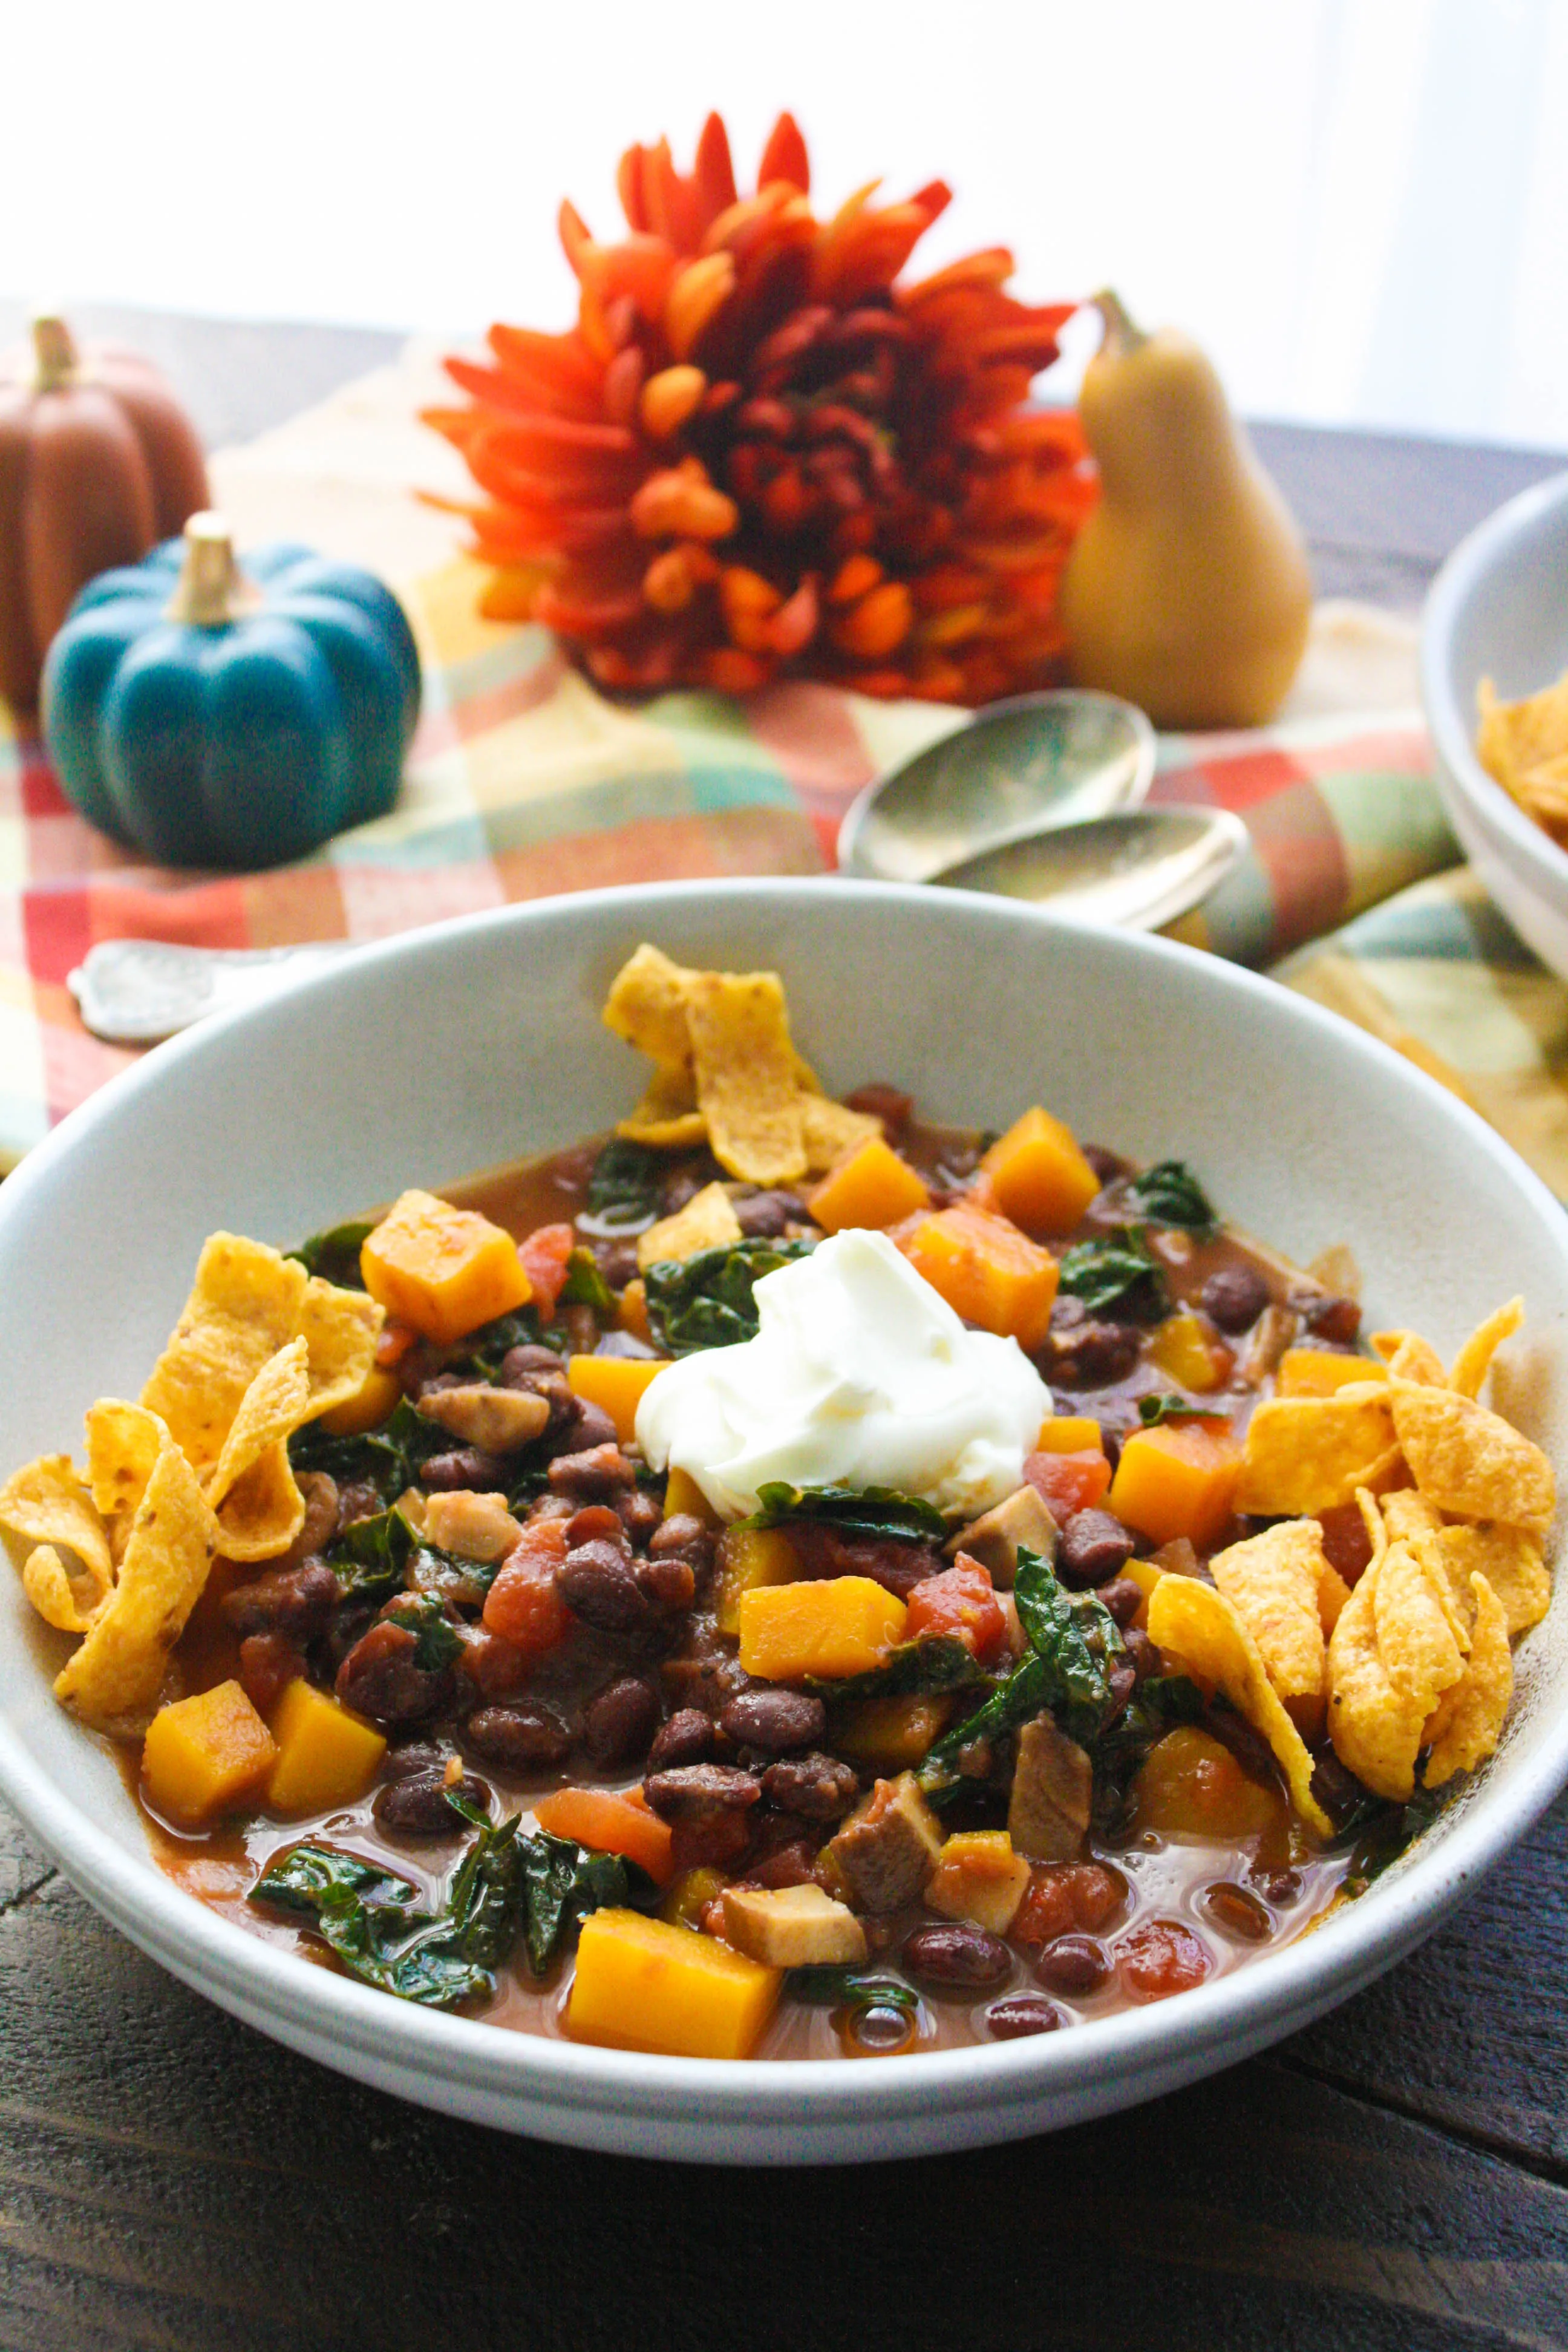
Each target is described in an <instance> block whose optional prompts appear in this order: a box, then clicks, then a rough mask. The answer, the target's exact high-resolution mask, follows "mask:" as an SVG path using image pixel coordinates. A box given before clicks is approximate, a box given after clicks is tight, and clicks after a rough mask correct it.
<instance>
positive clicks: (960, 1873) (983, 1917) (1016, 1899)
mask: <svg viewBox="0 0 1568 2352" xmlns="http://www.w3.org/2000/svg"><path fill="white" fill-rule="evenodd" d="M1029 1875H1030V1873H1029V1865H1028V1864H1027V1863H1026V1861H1025V1859H1024V1857H1023V1855H1022V1854H1021V1853H1015V1851H1014V1848H1013V1841H1012V1839H1011V1838H1010V1837H1009V1836H1008V1834H1007V1832H1006V1831H1005V1830H962V1831H960V1832H959V1833H958V1835H957V1836H956V1837H950V1838H949V1839H948V1841H947V1843H945V1845H944V1846H943V1847H942V1853H941V1854H940V1855H939V1856H938V1858H937V1865H936V1868H935V1870H933V1871H932V1873H931V1876H930V1878H929V1879H928V1880H927V1881H926V1889H925V1895H924V1897H923V1900H924V1901H925V1903H926V1904H927V1905H928V1906H929V1907H930V1908H931V1910H932V1911H940V1912H941V1913H942V1917H943V1918H944V1919H971V1920H973V1923H974V1925H975V1926H976V1927H984V1928H986V1929H987V1930H988V1931H989V1932H990V1933H991V1934H992V1935H993V1936H1005V1934H1006V1933H1007V1930H1008V1928H1009V1927H1011V1926H1012V1924H1013V1915H1014V1913H1015V1912H1016V1910H1017V1908H1018V1906H1019V1904H1020V1903H1022V1901H1023V1899H1024V1896H1025V1895H1026V1893H1027V1891H1028V1885H1029Z"/></svg>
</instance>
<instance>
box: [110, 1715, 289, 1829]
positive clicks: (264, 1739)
mask: <svg viewBox="0 0 1568 2352" xmlns="http://www.w3.org/2000/svg"><path fill="white" fill-rule="evenodd" d="M277 1753H278V1749H277V1747H276V1746H275V1744H274V1742H273V1738H272V1734H271V1733H270V1732H269V1731H268V1728H267V1726H266V1725H265V1724H264V1723H263V1722H262V1720H261V1717H259V1716H258V1714H257V1712H256V1709H255V1708H254V1707H253V1706H251V1704H250V1701H249V1700H248V1699H247V1696H246V1695H245V1693H244V1691H243V1690H242V1689H241V1688H240V1685H238V1683H237V1682H227V1683H219V1684H218V1685H216V1688H215V1689H213V1690H205V1691H199V1692H198V1693H197V1694H196V1696H195V1697H194V1698H180V1699H175V1700H174V1703H173V1704H172V1705H171V1706H161V1707H160V1708H159V1709H158V1712H157V1714H156V1715H155V1716H154V1717H153V1720H152V1722H151V1723H150V1724H149V1725H148V1727H147V1737H146V1738H145V1740H144V1741H143V1742H142V1790H143V1792H144V1793H145V1795H146V1799H147V1801H148V1803H149V1804H150V1805H151V1806H152V1807H153V1811H154V1812H159V1813H163V1814H166V1815H167V1817H168V1819H169V1820H170V1821H172V1822H180V1823H181V1824H182V1825H183V1826H184V1827H185V1828H188V1829H194V1828H195V1826H196V1824H197V1823H198V1822H210V1821H211V1820H212V1819H213V1818H214V1816H215V1815H216V1814H218V1813H222V1812H226V1811H228V1809H229V1808H230V1806H232V1805H237V1803H238V1802H239V1801H240V1800H241V1798H243V1797H247V1796H249V1795H251V1794H252V1793H253V1791H254V1790H256V1789H258V1787H259V1786H260V1784H261V1782H262V1781H263V1780H265V1779H266V1778H267V1775H268V1771H269V1770H270V1769H271V1767H272V1762H273V1759H274V1758H275V1757H276V1756H277Z"/></svg>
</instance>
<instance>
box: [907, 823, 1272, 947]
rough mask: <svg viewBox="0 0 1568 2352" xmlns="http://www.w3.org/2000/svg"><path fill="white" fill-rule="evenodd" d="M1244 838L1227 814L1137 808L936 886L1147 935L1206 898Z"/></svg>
mask: <svg viewBox="0 0 1568 2352" xmlns="http://www.w3.org/2000/svg"><path fill="white" fill-rule="evenodd" d="M1246 845H1247V827H1246V826H1245V825H1244V824H1242V822H1241V819H1240V818H1239V817H1238V816H1235V815H1233V814H1231V812H1230V811H1229V810H1228V809H1198V808H1154V809H1134V810H1131V811H1130V812H1128V813H1127V814H1124V815H1121V816H1102V817H1093V818H1090V819H1089V821H1088V823H1086V824H1067V825H1058V826H1055V827H1053V828H1052V829H1051V830H1050V831H1049V832H1047V833H1037V834H1034V835H1031V836H1030V837H1029V839H1028V840H1026V841H1014V842H1011V843H1008V844H1006V845H1004V846H1003V847H1001V848H997V849H988V850H986V851H984V854H983V855H982V856H979V857H969V858H965V859H964V860H963V864H962V865H958V866H950V867H949V868H948V869H947V871H946V872H945V873H944V874H939V875H936V876H935V877H933V879H934V880H935V882H936V884H937V885H938V887H940V888H942V889H948V890H989V891H994V892H995V893H997V894H998V895H999V896H1001V897H1003V898H1026V899H1027V900H1028V901H1029V903H1030V904H1031V905H1032V906H1037V907H1038V908H1041V910H1042V911H1043V912H1044V913H1047V914H1049V915H1052V916H1055V917H1058V918H1060V919H1063V920H1066V921H1070V922H1075V923H1093V924H1097V925H1101V926H1106V927H1110V926H1114V927H1115V928H1116V929H1121V930H1133V931H1152V930H1157V929H1159V928H1160V926H1161V925H1162V924H1163V923H1173V922H1174V921H1175V919H1176V918H1177V916H1178V915H1184V914H1186V913H1187V912H1188V910H1189V909H1190V908H1194V907H1195V906H1196V905H1197V904H1198V902H1199V900H1200V899H1203V898H1207V896H1208V894H1209V892H1210V891H1211V890H1212V889H1213V888H1214V887H1215V884H1216V883H1218V882H1221V881H1223V880H1224V878H1225V877H1226V875H1227V874H1228V873H1229V872H1230V869H1231V867H1232V866H1234V865H1235V864H1236V862H1237V858H1238V857H1239V856H1241V853H1242V851H1243V849H1244V848H1245V847H1246Z"/></svg>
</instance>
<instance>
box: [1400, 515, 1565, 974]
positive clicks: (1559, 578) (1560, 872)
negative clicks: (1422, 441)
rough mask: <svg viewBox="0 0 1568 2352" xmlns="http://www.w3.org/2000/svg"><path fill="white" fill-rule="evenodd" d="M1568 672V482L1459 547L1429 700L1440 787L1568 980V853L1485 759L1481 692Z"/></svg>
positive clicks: (1470, 849)
mask: <svg viewBox="0 0 1568 2352" xmlns="http://www.w3.org/2000/svg"><path fill="white" fill-rule="evenodd" d="M1564 669H1568V474H1560V475H1558V476H1556V477H1554V478H1553V479H1552V480H1551V481H1549V482H1541V483H1538V484H1537V485H1536V487H1535V488H1534V489H1531V490H1525V491H1524V492H1522V493H1521V496H1520V497H1519V498H1517V499H1510V500H1509V502H1508V504H1507V506H1505V507H1500V508H1499V509H1498V511H1497V513H1496V514H1494V515H1489V517H1488V518H1487V520H1486V521H1485V522H1484V523H1482V524H1481V525H1480V527H1479V530H1473V531H1472V532H1471V533H1470V535H1469V537H1468V539H1467V540H1465V541H1462V542H1461V544H1460V545H1459V546H1458V548H1456V549H1455V551H1454V552H1453V554H1452V555H1451V556H1450V557H1449V558H1448V561H1447V563H1446V564H1445V565H1444V566H1443V569H1442V571H1441V572H1439V573H1438V575H1437V577H1436V581H1435V582H1434V583H1433V586H1432V593H1431V594H1430V595H1429V596H1428V598H1427V600H1426V613H1425V614H1424V615H1423V618H1422V624H1421V691H1422V697H1423V699H1424V701H1425V703H1426V723H1427V725H1428V726H1429V727H1430V728H1431V730H1432V741H1433V747H1434V749H1435V751H1436V755H1437V789H1438V791H1439V792H1440V793H1441V794H1442V796H1443V803H1444V806H1445V807H1446V808H1447V812H1448V820H1449V823H1450V824H1452V825H1453V828H1454V831H1455V832H1456V833H1457V834H1458V836H1459V840H1460V843H1461V845H1462V846H1463V848H1464V851H1465V855H1466V856H1468V858H1469V860H1470V862H1471V864H1472V865H1473V866H1475V868H1476V871H1477V873H1478V874H1479V876H1480V877H1481V880H1482V881H1483V882H1484V883H1485V884H1486V887H1487V888H1488V889H1489V891H1490V893H1491V895H1492V897H1493V898H1495V899H1496V900H1497V902H1498V905H1499V906H1500V908H1502V910H1503V913H1504V914H1505V915H1506V916H1507V917H1508V918H1509V920H1510V922H1511V923H1512V924H1513V926H1514V928H1515V929H1516V930H1518V931H1520V932H1521V933H1522V934H1523V936H1524V938H1525V939H1527V940H1529V942H1530V944H1531V947H1532V948H1533V949H1534V950H1535V952H1536V954H1537V955H1538V956H1540V957H1541V958H1542V961H1544V962H1546V963H1549V964H1550V965H1551V966H1552V970H1553V971H1556V972H1560V973H1562V974H1563V977H1564V978H1568V853H1565V852H1564V851H1563V850H1561V849H1559V848H1558V846H1557V845H1556V843H1555V842H1554V841H1552V839H1551V838H1550V836H1549V835H1546V834H1544V833H1542V830H1541V827H1540V826H1539V825H1538V824H1531V820H1530V818H1529V817H1527V816H1526V815H1525V814H1524V812H1523V810H1522V809H1521V808H1519V807H1517V806H1516V804H1515V803H1514V802H1513V801H1511V800H1510V797H1509V795H1508V793H1505V792H1504V790H1503V788H1502V786H1501V785H1500V783H1498V782H1496V780H1495V779H1494V778H1493V777H1491V776H1489V775H1488V773H1487V772H1486V770H1485V769H1484V768H1483V767H1482V765H1481V763H1480V761H1479V760H1478V759H1477V757H1476V753H1475V739H1476V688H1477V687H1478V686H1479V683H1480V681H1481V679H1482V678H1483V677H1489V678H1490V679H1491V681H1492V683H1493V685H1494V686H1495V687H1496V688H1497V690H1498V692H1499V694H1500V696H1501V697H1502V698H1503V699H1504V700H1505V701H1509V702H1511V701H1514V700H1516V699H1517V698H1519V697H1520V696H1521V695H1525V694H1535V693H1538V692H1539V691H1540V689H1541V688H1542V687H1543V686H1550V685H1552V683H1553V682H1554V680H1556V679H1557V678H1559V677H1561V676H1562V674H1563V670H1564Z"/></svg>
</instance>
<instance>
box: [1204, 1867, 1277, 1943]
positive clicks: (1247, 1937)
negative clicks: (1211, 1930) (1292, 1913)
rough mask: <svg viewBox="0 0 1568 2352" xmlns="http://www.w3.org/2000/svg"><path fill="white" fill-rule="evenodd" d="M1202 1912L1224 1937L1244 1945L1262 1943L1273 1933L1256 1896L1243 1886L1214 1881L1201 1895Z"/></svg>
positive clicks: (1225, 1881) (1269, 1920)
mask: <svg viewBox="0 0 1568 2352" xmlns="http://www.w3.org/2000/svg"><path fill="white" fill-rule="evenodd" d="M1204 1909H1205V1911H1206V1912H1207V1913H1208V1915H1209V1917H1210V1918H1211V1919H1212V1920H1213V1921H1214V1923H1215V1927H1223V1928H1224V1929H1225V1931H1226V1934H1227V1935H1230V1936H1239V1937H1241V1939H1242V1941H1243V1942H1244V1943H1247V1944H1264V1943H1267V1942H1268V1938H1269V1937H1270V1936H1271V1935H1272V1934H1273V1932H1274V1922H1273V1920H1272V1919H1271V1918H1270V1917H1269V1916H1268V1910H1267V1909H1266V1908H1265V1906H1263V1905H1262V1904H1261V1903H1260V1902H1259V1901H1258V1897H1257V1895H1252V1894H1249V1893H1248V1892H1247V1888H1246V1887H1245V1886H1236V1885H1232V1884H1231V1882H1230V1881H1229V1880H1228V1879H1225V1878H1222V1879H1219V1880H1216V1882H1215V1885H1213V1886H1211V1887H1210V1888H1209V1889H1208V1891H1207V1893H1206V1894H1205V1896H1204Z"/></svg>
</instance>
